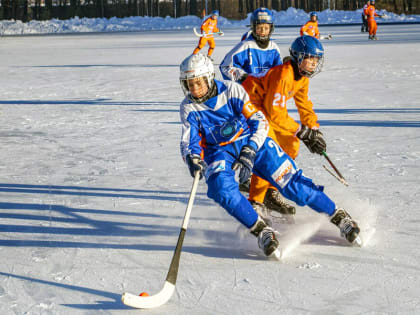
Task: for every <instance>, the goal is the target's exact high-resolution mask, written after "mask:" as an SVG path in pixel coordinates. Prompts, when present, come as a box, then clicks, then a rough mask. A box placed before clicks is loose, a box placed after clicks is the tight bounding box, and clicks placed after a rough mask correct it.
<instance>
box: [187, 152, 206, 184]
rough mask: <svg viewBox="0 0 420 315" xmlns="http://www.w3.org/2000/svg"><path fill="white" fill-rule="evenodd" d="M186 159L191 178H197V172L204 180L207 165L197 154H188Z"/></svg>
mask: <svg viewBox="0 0 420 315" xmlns="http://www.w3.org/2000/svg"><path fill="white" fill-rule="evenodd" d="M185 159H186V161H187V165H188V169H189V170H190V174H191V176H192V177H195V172H200V179H202V178H203V175H204V173H205V172H206V169H207V163H206V162H205V161H204V160H202V159H201V158H200V156H199V155H197V154H188V155H187V157H186V158H185Z"/></svg>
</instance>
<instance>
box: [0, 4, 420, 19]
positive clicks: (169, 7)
mask: <svg viewBox="0 0 420 315" xmlns="http://www.w3.org/2000/svg"><path fill="white" fill-rule="evenodd" d="M365 3H366V1H365V0H0V19H4V20H9V19H15V20H22V21H24V22H26V21H29V20H33V19H36V20H48V19H51V18H59V19H68V18H72V17H75V16H79V17H107V18H110V17H114V16H115V17H127V16H161V17H166V16H171V17H181V16H185V15H196V16H200V17H202V16H204V15H206V13H207V14H208V13H209V12H210V11H212V10H219V11H220V14H221V15H222V16H224V17H226V18H229V19H238V20H239V19H243V18H245V17H246V16H247V14H248V13H249V12H252V11H253V10H255V9H256V8H258V7H266V8H269V9H272V10H276V11H281V10H287V9H288V8H289V7H294V8H298V9H303V10H305V11H307V12H310V11H323V10H325V9H331V10H356V9H359V8H361V7H363V5H364V4H365ZM376 6H377V8H379V9H386V10H388V11H390V12H395V13H398V14H401V13H405V14H420V0H380V1H376Z"/></svg>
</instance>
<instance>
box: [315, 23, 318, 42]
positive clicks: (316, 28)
mask: <svg viewBox="0 0 420 315" xmlns="http://www.w3.org/2000/svg"><path fill="white" fill-rule="evenodd" d="M314 31H315V37H316V38H318V39H319V29H318V23H316V25H315V26H314Z"/></svg>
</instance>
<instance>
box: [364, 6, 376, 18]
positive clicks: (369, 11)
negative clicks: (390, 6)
mask: <svg viewBox="0 0 420 315" xmlns="http://www.w3.org/2000/svg"><path fill="white" fill-rule="evenodd" d="M363 13H364V14H365V15H366V16H367V19H368V21H369V20H375V16H379V14H378V13H376V9H375V7H374V6H373V5H368V7H367V8H366V9H365V10H364V11H363Z"/></svg>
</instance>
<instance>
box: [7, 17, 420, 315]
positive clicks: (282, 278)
mask: <svg viewBox="0 0 420 315" xmlns="http://www.w3.org/2000/svg"><path fill="white" fill-rule="evenodd" d="M298 30H299V29H298V28H278V29H276V30H275V33H274V36H273V38H274V39H275V41H276V43H278V44H279V46H280V49H281V53H282V55H283V56H286V55H287V54H288V48H289V47H290V44H291V43H292V41H293V40H294V39H295V38H296V36H297V35H298ZM223 31H224V32H225V36H224V37H216V45H217V46H216V49H215V53H214V55H213V56H214V59H215V63H216V65H218V64H219V63H220V61H221V60H222V58H223V56H224V55H225V54H226V53H227V52H228V51H229V50H230V49H231V48H232V47H233V46H234V45H235V44H236V43H237V42H238V41H239V39H240V37H241V35H242V34H243V33H244V32H245V31H246V29H245V28H240V29H239V28H238V29H225V30H223ZM320 31H321V33H322V34H328V33H330V34H332V36H333V39H332V40H330V41H323V45H324V48H325V52H326V61H325V66H324V70H323V72H322V73H321V74H319V75H318V76H316V77H315V78H313V79H311V85H310V95H311V99H312V101H313V103H314V106H315V111H316V112H317V114H318V118H319V122H320V124H321V130H322V131H323V133H324V135H325V136H326V139H327V144H328V154H329V156H330V157H331V158H332V160H333V161H334V162H335V164H336V165H337V167H338V168H339V169H340V171H341V172H342V173H343V175H344V176H345V177H346V179H347V181H348V182H349V183H350V186H349V187H344V186H343V185H341V184H340V183H339V182H338V181H337V180H336V179H334V178H333V177H332V176H331V175H329V174H328V173H327V172H325V170H324V169H323V167H322V164H325V161H324V160H323V159H322V158H321V157H319V156H314V155H311V154H310V153H309V152H308V150H307V149H306V148H304V147H302V149H301V153H300V155H299V157H298V159H297V163H298V165H299V166H300V167H301V168H303V169H304V172H305V174H306V175H307V176H309V177H311V178H313V179H314V181H315V182H316V183H318V184H322V185H325V191H326V192H327V194H328V195H330V196H331V197H332V198H333V199H334V200H335V201H336V202H337V204H339V205H341V206H343V207H345V208H346V209H347V210H348V211H349V212H350V213H351V214H352V216H353V217H354V218H356V220H358V222H360V225H361V226H365V225H366V224H369V225H372V226H375V227H376V230H377V232H376V234H375V235H374V236H373V238H372V240H371V242H370V243H369V244H368V246H366V247H364V248H351V247H348V246H347V245H346V243H345V242H344V241H343V240H342V239H341V238H340V235H339V233H338V231H337V230H336V228H334V227H331V226H329V225H328V223H327V224H325V225H324V226H322V227H321V228H320V230H319V231H318V232H316V233H315V234H314V235H313V236H312V237H311V238H310V239H308V240H307V241H305V242H304V243H303V244H301V245H300V246H299V247H297V248H296V249H295V250H294V251H293V252H292V253H291V254H290V256H289V257H287V259H285V260H284V261H283V262H276V261H269V260H267V259H266V258H265V257H264V256H263V255H262V254H261V251H260V250H259V249H258V247H257V244H256V240H255V239H254V238H253V237H252V236H251V235H248V234H247V233H246V231H245V232H244V231H243V230H242V229H241V228H240V227H239V224H238V223H237V222H236V221H235V220H234V219H233V218H232V217H230V216H229V215H228V214H227V213H226V212H225V211H224V210H223V209H221V208H220V207H218V206H217V205H215V204H214V203H213V202H212V201H211V200H209V199H208V198H207V196H206V187H205V186H206V185H205V183H204V182H200V186H199V192H198V196H197V199H196V202H195V206H194V208H193V211H192V217H191V221H190V227H189V230H188V231H187V235H186V239H185V243H184V249H183V253H182V257H181V265H180V270H179V275H178V282H177V288H176V292H175V294H174V296H173V297H172V299H171V300H170V301H169V302H168V303H167V304H166V305H164V306H162V307H161V308H159V309H155V310H143V311H134V310H130V309H129V308H127V307H125V306H124V305H123V304H122V303H121V302H120V296H121V294H122V293H123V292H125V291H129V292H131V293H140V292H142V291H147V292H149V294H154V293H156V292H158V291H159V290H160V289H161V288H162V286H163V282H164V280H165V277H166V274H167V271H168V267H169V263H170V260H171V258H172V253H173V249H174V247H175V244H176V240H177V237H178V233H179V228H180V225H181V222H182V217H183V215H184V210H185V207H186V202H187V199H188V194H189V190H190V187H191V184H192V179H191V178H190V176H189V173H188V171H187V168H186V166H185V165H184V164H183V161H182V159H181V157H180V152H179V140H180V135H181V125H180V123H179V114H178V109H179V103H180V102H181V101H182V99H183V94H182V91H181V88H180V85H179V81H178V76H179V73H178V66H179V64H180V62H181V61H182V60H183V59H184V58H185V57H186V56H187V55H188V54H190V53H191V52H192V51H193V49H194V47H195V46H196V44H197V42H198V38H197V37H195V36H194V35H193V33H192V30H179V31H149V32H133V33H97V34H83V35H80V34H71V35H47V36H22V37H20V36H13V37H2V38H0V73H1V81H0V145H1V150H0V257H1V258H0V313H1V314H69V315H70V314H71V315H73V314H134V313H136V314H137V313H138V314H415V313H419V312H420V298H419V296H420V289H419V288H420V280H419V279H420V267H419V264H418V261H419V259H420V249H419V245H418V244H419V242H420V232H419V228H418V226H419V222H420V211H419V210H420V207H419V202H418V200H419V198H420V189H419V186H420V163H419V161H420V133H419V128H420V61H419V58H418V56H419V55H420V25H388V26H384V25H379V28H378V34H377V36H378V38H379V40H378V41H369V40H368V39H367V37H368V35H367V34H366V33H360V27H359V26H345V27H344V26H341V27H339V26H330V27H321V28H320ZM206 51H207V47H206V48H204V52H206ZM217 77H218V78H220V74H219V72H218V70H217ZM288 109H289V113H290V114H291V115H293V116H294V117H297V111H296V108H295V107H294V104H293V102H290V103H289V104H288ZM315 215H316V214H314V213H313V212H312V211H311V210H310V209H306V208H305V209H301V208H299V209H298V214H297V219H298V220H304V219H305V218H308V217H309V218H310V217H311V216H315ZM314 220H315V219H314ZM297 227H299V226H297ZM286 228H289V227H285V229H286ZM299 233H301V232H300V230H299V229H298V228H297V229H296V231H295V232H294V234H292V236H294V235H296V237H299Z"/></svg>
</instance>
